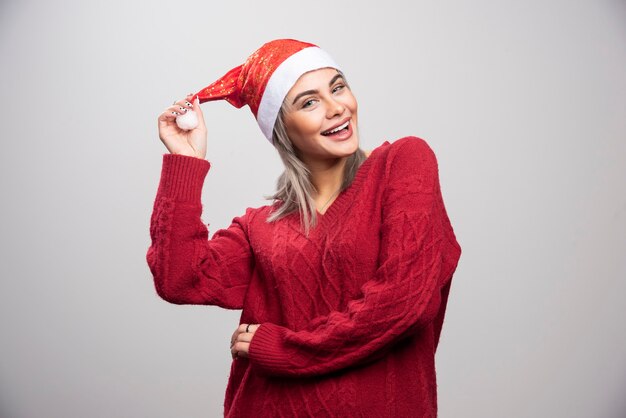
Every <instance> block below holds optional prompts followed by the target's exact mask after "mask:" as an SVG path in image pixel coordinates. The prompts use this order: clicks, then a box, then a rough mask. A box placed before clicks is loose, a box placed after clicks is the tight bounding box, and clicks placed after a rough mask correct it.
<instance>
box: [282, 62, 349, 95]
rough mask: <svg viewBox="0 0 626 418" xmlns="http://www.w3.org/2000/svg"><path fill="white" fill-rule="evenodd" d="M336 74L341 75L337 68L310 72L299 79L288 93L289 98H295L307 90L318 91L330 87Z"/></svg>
mask: <svg viewBox="0 0 626 418" xmlns="http://www.w3.org/2000/svg"><path fill="white" fill-rule="evenodd" d="M336 74H339V71H337V69H335V68H320V69H317V70H313V71H308V72H306V73H304V74H302V75H301V76H300V78H298V80H297V81H296V83H295V84H294V85H293V87H292V88H291V90H289V93H287V96H288V97H290V96H294V95H296V94H298V93H300V92H302V91H305V90H318V89H321V88H323V87H328V83H329V82H330V80H332V78H333V77H334V76H335V75H336Z"/></svg>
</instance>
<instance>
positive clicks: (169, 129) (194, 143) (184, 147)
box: [159, 94, 207, 159]
mask: <svg viewBox="0 0 626 418" xmlns="http://www.w3.org/2000/svg"><path fill="white" fill-rule="evenodd" d="M192 96H193V94H188V95H187V97H186V98H185V99H182V100H178V101H176V102H174V104H173V105H172V106H170V107H168V108H167V109H165V111H164V112H163V113H161V114H160V115H159V138H161V141H162V142H163V144H164V145H165V147H166V148H167V150H168V151H169V152H170V153H172V154H180V155H187V156H190V157H197V158H202V159H204V158H206V148H207V130H206V126H205V124H204V116H203V115H202V110H201V109H200V101H199V100H198V99H197V98H196V100H195V102H194V103H191V102H189V100H191V98H192ZM191 109H193V110H194V111H195V112H196V115H197V116H198V127H197V128H195V129H192V130H190V131H185V130H183V129H180V128H179V127H178V125H177V124H176V116H178V115H179V114H183V113H185V112H188V111H189V110H191Z"/></svg>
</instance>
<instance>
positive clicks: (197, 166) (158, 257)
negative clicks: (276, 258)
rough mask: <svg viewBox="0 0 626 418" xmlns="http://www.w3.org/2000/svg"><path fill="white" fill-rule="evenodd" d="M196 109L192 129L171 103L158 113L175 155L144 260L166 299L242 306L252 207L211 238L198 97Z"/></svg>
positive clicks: (166, 170)
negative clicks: (179, 121) (205, 215)
mask: <svg viewBox="0 0 626 418" xmlns="http://www.w3.org/2000/svg"><path fill="white" fill-rule="evenodd" d="M187 103H188V102H185V101H179V102H178V104H176V105H174V107H177V106H178V107H184V106H186V105H187ZM193 108H194V110H195V111H196V112H197V113H198V119H199V122H200V123H199V126H198V128H196V129H193V130H191V131H182V130H180V129H179V128H178V126H177V125H176V121H175V116H176V115H175V114H173V113H172V112H175V110H172V109H173V108H172V109H170V108H168V109H167V110H166V111H165V112H163V113H162V114H161V115H160V116H159V136H160V137H161V140H162V141H163V142H164V144H165V145H166V147H167V148H168V149H169V150H170V152H172V154H164V155H163V165H162V170H161V180H160V182H159V188H158V191H157V195H156V199H155V201H154V207H153V211H152V217H151V220H150V237H151V240H152V244H151V245H150V247H149V248H148V252H147V254H146V259H147V262H148V266H149V267H150V270H151V272H152V275H153V276H154V284H155V287H156V290H157V293H158V294H159V295H160V296H161V297H162V298H163V299H165V300H167V301H169V302H172V303H176V304H204V305H217V306H221V307H223V308H227V309H242V307H243V298H244V295H245V293H246V290H247V287H248V283H249V282H250V278H251V275H252V270H253V265H254V260H253V255H252V249H251V248H250V244H249V242H248V238H247V237H248V230H247V228H248V221H249V219H250V217H251V216H252V211H251V210H248V211H247V212H246V214H245V215H243V216H240V217H237V218H235V219H233V222H232V224H231V225H230V226H229V227H228V228H226V229H222V230H220V231H217V232H216V233H215V234H214V235H213V237H212V238H211V239H210V240H209V239H208V229H207V226H206V225H205V224H204V223H203V222H202V219H201V215H202V203H201V194H202V186H203V184H204V179H205V177H206V175H207V173H208V171H209V168H210V164H209V162H208V161H207V160H205V159H204V156H205V153H206V128H205V125H204V120H203V118H202V112H201V110H200V106H199V105H198V102H197V101H196V102H195V103H194V105H193ZM179 110H180V109H179Z"/></svg>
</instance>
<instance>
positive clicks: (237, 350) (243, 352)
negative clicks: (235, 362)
mask: <svg viewBox="0 0 626 418" xmlns="http://www.w3.org/2000/svg"><path fill="white" fill-rule="evenodd" d="M248 325H249V326H248ZM260 326H261V325H259V324H241V325H239V326H238V327H237V329H236V330H235V332H234V333H233V336H232V338H231V339H230V354H231V355H232V357H233V359H237V357H248V350H249V349H250V342H251V341H252V337H254V333H255V332H256V330H257V329H259V327H260ZM246 327H248V332H246Z"/></svg>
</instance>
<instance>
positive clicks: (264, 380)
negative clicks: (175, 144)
mask: <svg viewBox="0 0 626 418" xmlns="http://www.w3.org/2000/svg"><path fill="white" fill-rule="evenodd" d="M209 167H210V165H209V163H208V162H207V161H206V160H203V159H198V158H194V157H186V156H181V155H172V154H165V155H163V167H162V173H161V181H160V184H159V189H158V192H157V196H156V200H155V203H154V211H153V214H152V219H151V225H150V235H151V238H152V245H151V246H150V248H149V249H148V253H147V261H148V264H149V266H150V269H151V271H152V274H153V275H154V283H155V286H156V290H157V292H158V294H159V295H160V296H161V297H162V298H163V299H165V300H167V301H169V302H172V303H176V304H205V305H217V306H221V307H224V308H228V309H243V311H242V315H241V320H240V323H255V324H261V326H260V327H259V329H258V330H257V331H256V333H255V334H254V337H253V339H252V342H251V343H250V348H249V357H248V358H239V359H237V360H236V361H233V362H232V365H231V374H230V377H229V381H228V386H227V389H226V396H225V402H224V414H225V416H226V417H231V418H235V417H246V418H248V417H271V418H276V417H290V418H291V417H311V418H313V417H315V418H320V417H342V418H349V417H389V418H403V417H435V416H436V415H437V383H436V377H435V350H436V348H437V344H438V342H439V335H440V332H441V327H442V323H443V319H444V313H445V308H446V303H447V299H448V292H449V290H450V283H451V279H452V275H453V273H454V271H455V269H456V266H457V263H458V260H459V257H460V255H461V248H460V246H459V244H458V243H457V241H456V237H455V235H454V232H453V229H452V227H451V225H450V221H449V219H448V216H447V213H446V210H445V207H444V203H443V200H442V195H441V191H440V186H439V176H438V168H437V160H436V158H435V154H434V153H433V151H432V150H431V148H430V147H429V146H428V144H427V143H426V142H425V141H424V140H422V139H419V138H416V137H406V138H402V139H399V140H397V141H395V142H393V143H389V142H385V143H384V144H382V145H381V146H379V147H378V148H376V149H375V150H374V151H373V152H372V153H371V155H370V156H369V158H367V160H365V162H364V163H363V165H362V166H361V167H360V168H359V170H358V172H357V174H356V176H355V178H354V181H353V183H352V185H351V186H350V187H348V188H347V189H346V190H344V191H343V192H342V193H341V194H340V195H339V196H338V197H337V198H336V200H335V201H334V202H333V203H332V205H331V206H330V207H329V208H328V210H327V211H326V213H325V214H323V215H319V217H318V221H319V223H318V225H317V226H316V227H314V228H313V229H312V230H311V232H310V234H309V236H308V237H307V236H305V235H304V234H303V233H302V231H301V228H300V224H299V215H298V214H297V213H294V214H292V215H289V216H287V217H286V218H283V219H281V220H279V221H277V222H273V223H268V222H267V221H266V219H267V217H268V215H269V214H270V213H271V210H272V209H273V207H272V206H270V205H268V206H263V207H260V208H257V209H250V208H249V209H248V210H247V211H246V213H245V214H244V215H243V216H240V217H237V218H235V219H233V222H232V225H230V226H229V227H228V228H226V229H223V230H220V231H217V232H216V233H215V234H214V235H213V237H212V238H211V239H210V240H209V239H208V231H207V227H206V225H205V224H204V223H203V222H202V220H201V217H200V216H201V213H202V205H201V200H200V198H201V191H202V186H203V182H204V179H205V176H206V174H207V172H208V170H209ZM209 204H212V202H211V201H209ZM233 328H234V327H233Z"/></svg>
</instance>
